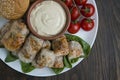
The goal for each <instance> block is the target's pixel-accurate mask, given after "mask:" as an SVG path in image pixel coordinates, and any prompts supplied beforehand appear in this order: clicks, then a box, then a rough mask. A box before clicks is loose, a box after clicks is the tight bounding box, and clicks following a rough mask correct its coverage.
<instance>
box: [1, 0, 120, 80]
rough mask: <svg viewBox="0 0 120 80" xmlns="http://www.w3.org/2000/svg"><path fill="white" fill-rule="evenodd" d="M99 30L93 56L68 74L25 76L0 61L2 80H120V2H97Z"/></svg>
mask: <svg viewBox="0 0 120 80" xmlns="http://www.w3.org/2000/svg"><path fill="white" fill-rule="evenodd" d="M96 3H97V7H98V12H99V30H98V35H97V38H96V41H95V44H94V46H93V48H92V51H91V53H90V56H89V57H88V58H87V59H84V60H83V61H82V62H81V63H80V64H79V65H77V66H76V67H75V68H73V69H72V70H70V71H68V72H65V73H64V74H61V75H58V76H53V77H47V78H38V77H30V76H26V75H23V74H21V73H19V72H16V71H14V70H13V69H11V68H9V67H8V66H7V65H6V64H4V63H3V62H2V61H0V80H120V0H96Z"/></svg>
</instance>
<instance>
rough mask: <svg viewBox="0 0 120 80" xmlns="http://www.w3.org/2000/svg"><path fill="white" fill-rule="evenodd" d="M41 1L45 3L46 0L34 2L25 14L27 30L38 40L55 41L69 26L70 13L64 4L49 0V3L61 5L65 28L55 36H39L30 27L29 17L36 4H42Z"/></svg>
mask: <svg viewBox="0 0 120 80" xmlns="http://www.w3.org/2000/svg"><path fill="white" fill-rule="evenodd" d="M43 1H46V0H37V1H35V2H34V3H33V4H32V6H31V7H30V9H29V10H28V13H27V25H28V28H29V29H30V31H31V33H32V34H33V35H35V36H36V37H38V38H40V39H44V40H53V39H56V38H58V37H60V36H62V35H63V34H64V33H65V32H66V30H67V29H68V27H69V25H70V22H71V15H70V11H69V9H68V7H67V6H66V5H65V3H64V2H62V1H61V0H49V1H55V2H57V3H59V4H60V5H61V7H62V8H63V9H64V11H65V13H66V24H65V27H64V28H63V30H62V31H60V32H59V33H58V34H56V35H52V36H50V37H48V36H42V35H40V34H38V33H37V32H36V31H35V30H34V29H33V27H32V25H31V22H30V15H31V12H32V10H33V9H34V8H35V7H36V6H37V4H39V3H41V2H43Z"/></svg>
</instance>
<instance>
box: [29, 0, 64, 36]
mask: <svg viewBox="0 0 120 80" xmlns="http://www.w3.org/2000/svg"><path fill="white" fill-rule="evenodd" d="M30 22H31V25H32V26H33V29H34V30H35V31H37V33H38V34H40V35H42V36H52V35H56V34H58V33H59V32H61V30H62V29H63V27H64V26H65V23H66V14H65V11H64V9H63V7H62V6H61V5H60V4H59V3H57V2H55V1H52V0H48V1H43V2H41V3H39V4H37V6H36V7H35V8H34V9H33V10H32V12H31V15H30Z"/></svg>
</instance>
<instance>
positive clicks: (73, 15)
mask: <svg viewBox="0 0 120 80" xmlns="http://www.w3.org/2000/svg"><path fill="white" fill-rule="evenodd" d="M79 16H80V12H79V10H78V8H77V7H73V8H72V10H71V20H73V21H74V20H76V19H78V18H79Z"/></svg>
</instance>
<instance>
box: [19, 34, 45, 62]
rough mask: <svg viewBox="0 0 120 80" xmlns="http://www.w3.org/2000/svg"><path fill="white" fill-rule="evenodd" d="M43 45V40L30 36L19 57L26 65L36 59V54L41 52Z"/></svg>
mask: <svg viewBox="0 0 120 80" xmlns="http://www.w3.org/2000/svg"><path fill="white" fill-rule="evenodd" d="M42 45H43V40H42V39H39V38H37V37H35V36H34V35H32V34H30V35H29V37H28V38H27V40H26V41H25V44H24V45H23V47H22V48H21V50H20V51H19V53H18V57H19V59H20V60H21V61H23V62H25V63H30V62H32V61H33V59H34V58H35V56H36V54H37V53H38V52H39V51H40V49H41V48H42Z"/></svg>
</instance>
